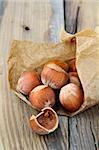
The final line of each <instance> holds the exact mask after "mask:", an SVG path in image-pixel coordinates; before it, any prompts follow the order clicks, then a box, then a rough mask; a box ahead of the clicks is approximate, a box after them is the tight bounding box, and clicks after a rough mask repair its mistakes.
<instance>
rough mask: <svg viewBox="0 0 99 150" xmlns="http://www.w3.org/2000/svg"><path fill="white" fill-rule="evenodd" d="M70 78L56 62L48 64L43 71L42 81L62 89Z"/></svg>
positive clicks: (54, 87)
mask: <svg viewBox="0 0 99 150" xmlns="http://www.w3.org/2000/svg"><path fill="white" fill-rule="evenodd" d="M68 79H69V77H68V73H67V72H65V71H64V69H62V68H61V67H60V66H58V65H56V64H54V63H48V64H46V65H45V66H44V68H43V70H42V73H41V81H42V83H43V84H45V85H48V86H50V87H51V88H53V89H60V88H61V87H62V86H64V85H65V84H67V82H68Z"/></svg>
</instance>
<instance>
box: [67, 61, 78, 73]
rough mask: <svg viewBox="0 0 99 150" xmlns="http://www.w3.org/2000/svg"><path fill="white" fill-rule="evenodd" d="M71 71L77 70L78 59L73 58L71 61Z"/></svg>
mask: <svg viewBox="0 0 99 150" xmlns="http://www.w3.org/2000/svg"><path fill="white" fill-rule="evenodd" d="M69 71H70V72H77V69H76V59H72V60H70V61H69Z"/></svg>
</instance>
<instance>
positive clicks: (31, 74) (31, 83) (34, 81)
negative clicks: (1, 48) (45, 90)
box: [16, 71, 41, 95]
mask: <svg viewBox="0 0 99 150" xmlns="http://www.w3.org/2000/svg"><path fill="white" fill-rule="evenodd" d="M40 84H41V82H40V77H39V75H38V74H37V72H35V71H28V72H23V73H22V74H21V76H20V78H19V80H18V83H17V87H16V88H17V90H18V91H20V92H21V93H23V94H25V95H28V94H29V93H30V91H31V90H32V89H33V88H35V87H36V86H38V85H40Z"/></svg>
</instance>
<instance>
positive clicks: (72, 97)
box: [59, 83, 83, 112]
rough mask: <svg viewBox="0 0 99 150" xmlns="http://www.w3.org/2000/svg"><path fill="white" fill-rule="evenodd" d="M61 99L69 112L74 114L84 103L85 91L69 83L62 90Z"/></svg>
mask: <svg viewBox="0 0 99 150" xmlns="http://www.w3.org/2000/svg"><path fill="white" fill-rule="evenodd" d="M59 99H60V103H61V104H62V106H63V107H64V108H65V109H66V110H67V111H69V112H74V111H76V110H78V109H79V107H80V106H81V104H82V103H83V90H82V89H81V88H80V87H79V86H77V85H76V84H73V83H69V84H67V85H65V86H64V87H62V88H61V90H60V95H59Z"/></svg>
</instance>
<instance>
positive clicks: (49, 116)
mask: <svg viewBox="0 0 99 150" xmlns="http://www.w3.org/2000/svg"><path fill="white" fill-rule="evenodd" d="M58 122H59V121H58V116H57V114H56V112H55V111H54V110H53V109H52V108H50V107H46V108H44V109H42V110H41V112H40V113H39V114H38V115H37V116H34V115H32V116H31V118H30V126H31V128H32V130H33V131H34V132H35V133H37V134H43V135H44V134H49V133H51V132H53V131H54V130H55V129H57V127H58Z"/></svg>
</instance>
